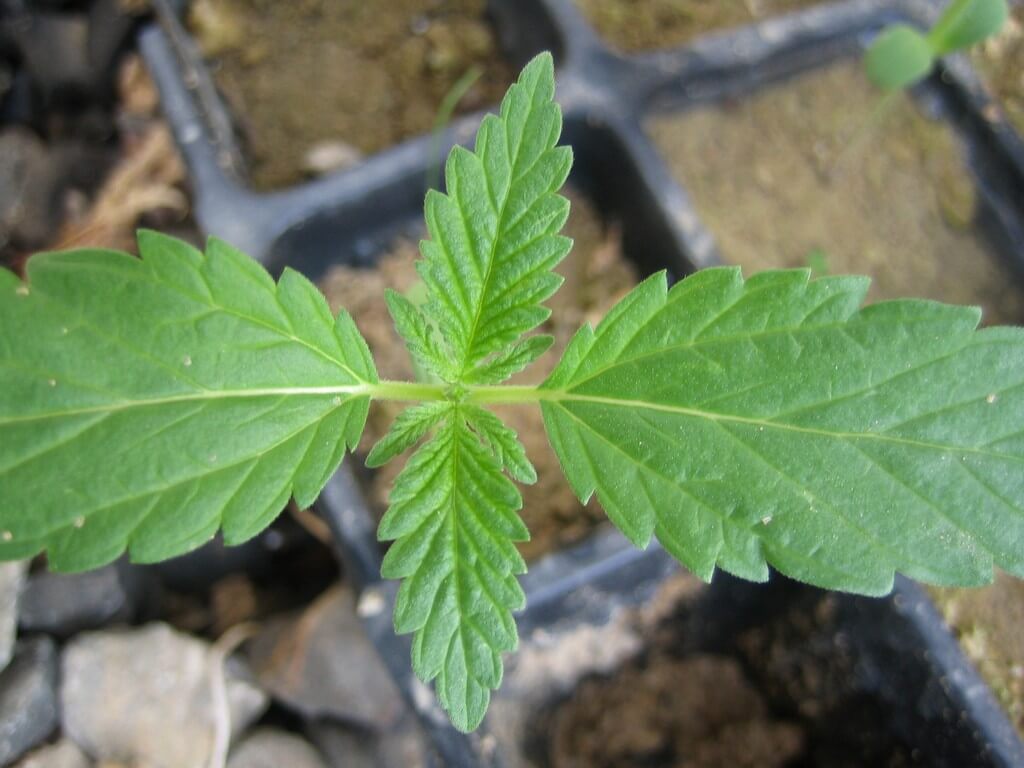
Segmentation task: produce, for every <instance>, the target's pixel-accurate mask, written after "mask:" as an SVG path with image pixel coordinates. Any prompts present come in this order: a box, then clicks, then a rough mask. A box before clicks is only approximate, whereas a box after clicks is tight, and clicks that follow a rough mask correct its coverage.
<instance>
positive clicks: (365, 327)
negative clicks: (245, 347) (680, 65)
mask: <svg viewBox="0 0 1024 768" xmlns="http://www.w3.org/2000/svg"><path fill="white" fill-rule="evenodd" d="M567 197H569V199H570V200H571V203H572V208H571V213H570V215H569V221H568V222H567V224H566V226H565V234H567V235H568V236H569V237H571V238H573V240H574V241H575V244H574V246H573V249H572V251H570V253H569V255H568V256H567V257H566V259H565V261H563V262H562V264H561V265H559V269H558V271H559V272H560V273H561V274H562V275H563V276H564V277H565V283H564V284H563V286H562V288H561V290H560V291H559V292H558V293H557V294H555V296H554V297H552V299H551V300H550V301H549V302H548V305H549V306H551V307H552V309H553V313H552V316H551V318H550V319H549V320H548V322H547V323H546V324H545V325H544V327H542V328H541V329H540V331H542V332H544V333H550V334H551V335H553V336H554V337H555V344H554V345H553V347H552V348H551V350H549V352H548V353H547V354H546V355H544V357H542V358H541V359H540V360H538V361H537V362H536V363H535V364H534V365H533V366H531V368H530V369H529V370H527V371H524V372H523V373H521V374H519V375H518V376H516V377H514V378H513V381H514V382H516V383H520V384H526V383H539V382H540V381H541V380H543V378H544V377H545V376H546V375H547V374H548V373H549V372H550V371H551V369H552V368H553V367H554V365H555V363H556V362H557V360H558V359H559V357H560V356H561V353H562V351H563V350H564V349H565V345H566V344H567V343H568V341H569V339H570V338H571V336H572V334H573V333H575V332H576V330H577V329H578V328H579V327H580V325H582V324H583V323H584V322H585V321H588V320H589V321H591V322H593V323H596V322H597V321H598V320H600V318H601V317H603V316H604V314H605V313H606V312H607V310H608V309H610V308H611V306H612V305H613V304H614V303H615V302H616V301H618V300H619V299H620V298H622V296H623V295H625V293H626V292H627V291H629V289H630V288H632V287H633V285H635V284H636V281H637V275H636V273H635V271H634V269H633V267H632V265H631V264H630V263H629V262H628V261H627V260H626V259H625V257H624V256H623V255H622V252H621V248H620V238H619V233H618V231H617V229H616V228H615V227H614V226H611V227H608V228H606V227H605V225H604V224H602V222H601V220H600V219H599V218H598V215H597V213H596V211H595V210H594V209H593V208H592V207H591V206H590V204H589V203H587V202H586V200H585V199H584V198H582V197H581V196H580V195H579V194H577V193H574V192H572V191H570V192H568V193H567ZM418 256H419V252H418V249H417V247H416V245H415V244H413V243H412V242H410V241H408V240H400V241H398V242H396V243H395V245H394V247H393V248H392V249H391V251H390V252H389V253H387V254H384V255H383V256H381V258H380V260H379V261H378V267H377V268H376V269H373V270H368V269H360V268H354V267H344V266H338V267H335V268H334V269H332V270H331V271H330V272H329V273H328V274H327V275H326V276H325V277H324V279H323V280H322V281H321V285H320V287H321V289H322V290H323V291H324V293H325V294H326V296H327V299H328V301H329V302H330V304H331V308H332V309H333V310H335V311H337V309H338V308H339V307H345V308H346V309H347V310H348V311H349V312H350V313H352V316H353V317H354V318H355V321H356V324H357V325H358V326H359V329H360V330H361V331H362V332H363V334H364V336H365V337H366V340H367V343H368V344H369V346H370V349H372V350H373V352H374V356H375V359H376V361H377V367H378V372H379V374H380V375H381V377H382V378H391V379H405V380H411V379H412V378H414V373H413V370H412V364H411V362H410V360H409V357H408V355H407V353H406V351H405V348H404V346H403V344H402V342H401V340H400V339H399V337H398V335H397V334H396V333H395V331H394V327H393V325H392V322H391V319H390V317H389V315H388V313H387V308H386V307H385V306H384V302H383V301H382V300H381V297H382V296H383V295H384V289H385V288H392V289H394V290H397V291H401V292H408V291H409V289H410V288H412V287H413V285H415V284H416V283H417V281H418V278H417V275H416V272H415V268H414V266H413V265H414V261H415V259H416V258H418ZM402 407H403V406H402V405H401V404H396V403H375V404H374V407H373V408H372V409H371V411H370V417H369V421H368V423H367V428H366V431H365V432H364V433H363V439H362V442H361V443H360V446H359V451H360V453H362V454H363V455H365V453H366V452H368V451H369V449H370V448H371V447H372V446H373V444H374V443H375V442H376V441H377V440H378V439H379V438H380V437H382V436H383V435H384V433H385V432H386V431H387V428H388V427H389V426H390V424H391V421H392V420H393V418H394V417H395V415H397V413H398V412H399V411H400V410H401V409H402ZM496 411H497V412H498V413H499V415H500V416H502V418H504V419H505V420H506V421H507V422H508V424H509V425H510V426H511V427H512V428H513V429H515V430H516V432H518V433H519V437H520V439H521V440H522V441H523V444H524V446H525V447H526V452H527V455H528V456H529V457H530V460H531V461H532V462H533V463H534V466H535V467H536V469H537V482H536V483H535V484H534V485H531V486H521V487H520V491H521V493H522V495H523V509H522V511H521V515H522V518H523V521H524V522H525V523H526V526H527V528H528V529H529V531H530V534H531V539H530V541H528V542H524V543H523V544H522V545H521V546H520V550H521V551H522V553H523V556H524V557H525V558H527V559H528V560H529V559H534V558H536V557H538V556H539V555H541V554H544V553H546V552H550V551H553V550H556V549H560V548H562V547H564V546H566V545H569V544H572V543H574V542H576V541H579V540H580V539H582V538H584V537H585V536H586V535H587V534H588V533H590V532H591V531H592V530H593V529H594V528H595V527H597V526H598V525H600V524H601V523H603V522H604V521H605V516H604V513H603V512H602V511H601V510H600V508H599V507H598V506H597V504H596V502H594V501H591V503H590V504H588V505H587V506H586V507H584V506H582V505H581V504H580V503H579V501H578V500H577V499H576V497H575V495H574V494H573V493H572V490H571V489H570V488H569V486H568V484H567V483H566V482H565V479H564V477H563V476H562V471H561V468H560V467H559V465H558V459H557V457H556V456H555V454H554V452H553V451H552V450H551V447H550V445H549V444H548V441H547V437H546V434H545V432H544V425H543V420H542V419H541V415H540V410H539V409H537V408H512V407H504V408H498V409H496ZM403 465H404V461H400V460H396V461H393V462H391V463H390V464H388V465H387V466H385V467H383V468H382V469H380V470H378V471H377V472H375V473H374V474H373V475H372V477H371V478H370V481H369V482H370V486H369V497H370V501H371V503H372V504H373V505H374V507H375V508H376V509H377V511H378V513H379V514H383V510H384V509H385V508H386V506H387V495H388V493H389V492H390V489H391V485H392V483H393V481H394V478H395V476H396V475H397V473H398V472H399V471H400V470H401V467H402V466H403Z"/></svg>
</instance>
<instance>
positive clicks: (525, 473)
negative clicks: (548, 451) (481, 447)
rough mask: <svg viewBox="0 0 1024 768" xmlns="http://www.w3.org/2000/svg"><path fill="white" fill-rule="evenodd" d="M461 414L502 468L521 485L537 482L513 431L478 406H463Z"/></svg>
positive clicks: (535, 474)
mask: <svg viewBox="0 0 1024 768" xmlns="http://www.w3.org/2000/svg"><path fill="white" fill-rule="evenodd" d="M462 413H463V415H464V416H465V418H466V421H467V422H469V426H470V427H472V428H473V431H474V432H476V433H477V435H479V437H480V439H481V440H483V441H484V443H485V444H486V445H487V446H488V447H489V448H490V449H491V451H492V452H493V453H494V456H495V458H497V459H498V463H500V464H501V466H502V468H504V469H505V470H506V471H507V472H508V473H509V474H510V475H511V476H512V477H513V478H514V479H516V480H518V481H519V482H521V483H526V484H527V485H532V484H533V483H535V482H537V470H535V469H534V468H533V464H531V463H530V460H529V459H528V458H526V448H524V447H523V444H522V443H521V442H519V436H518V435H516V432H515V430H514V429H512V428H511V427H509V426H506V424H505V423H504V422H503V421H502V420H501V419H499V418H498V417H497V416H495V415H494V414H493V413H491V412H490V411H488V410H485V409H483V408H480V407H479V406H475V405H463V406H462Z"/></svg>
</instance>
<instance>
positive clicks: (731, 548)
mask: <svg viewBox="0 0 1024 768" xmlns="http://www.w3.org/2000/svg"><path fill="white" fill-rule="evenodd" d="M866 288H867V280H866V279H863V278H849V277H827V278H822V279H818V280H814V281H810V282H809V281H808V275H807V272H806V271H804V270H792V271H779V272H766V273H762V274H759V275H757V276H755V277H752V278H750V279H749V280H747V281H746V282H745V283H744V281H743V280H742V278H741V276H740V272H739V270H737V269H726V268H722V269H710V270H705V271H702V272H699V273H697V274H696V275H693V276H692V277H689V278H687V279H686V280H684V281H682V282H680V283H679V284H677V285H676V286H675V287H673V288H672V290H671V291H667V290H666V282H665V276H664V274H660V275H656V276H654V277H652V278H650V279H648V280H647V281H645V282H644V283H642V284H641V285H640V286H638V287H637V288H636V289H635V290H633V291H632V292H631V293H630V294H628V295H627V296H626V297H625V298H624V299H623V300H622V301H621V302H620V303H619V304H618V305H617V306H616V307H615V308H614V309H613V310H612V311H611V312H610V313H609V314H608V316H607V317H606V318H605V319H604V321H603V322H602V323H601V324H600V325H599V326H598V327H597V329H596V330H592V329H591V328H590V327H589V326H584V327H583V328H582V329H581V330H580V331H579V332H578V333H577V335H576V336H575V337H574V338H573V340H572V342H571V344H570V345H569V348H568V349H567V351H566V354H565V357H564V358H563V360H562V362H561V363H560V364H559V366H558V368H556V370H555V371H554V372H553V373H552V374H551V376H550V378H549V379H548V381H547V382H545V384H544V385H543V388H544V390H545V400H544V401H542V409H543V413H544V422H545V425H546V428H547V431H548V435H549V437H550V439H551V442H552V444H553V445H554V448H555V451H556V452H557V454H558V457H559V459H560V461H561V463H562V466H563V468H564V470H565V473H566V475H567V477H568V479H569V481H570V483H571V484H572V486H573V488H574V490H575V492H576V494H577V495H578V496H579V498H580V499H581V500H586V499H588V498H589V497H590V496H591V494H592V493H594V492H595V491H596V493H597V495H598V498H599V499H600V501H601V504H602V506H603V507H604V509H605V510H606V511H607V513H608V515H609V517H610V518H611V519H612V520H613V521H614V522H615V523H616V524H617V525H618V526H619V528H621V529H622V530H623V531H624V532H625V533H626V534H627V535H628V536H629V537H630V538H631V539H632V540H633V541H634V542H635V543H636V544H638V545H640V546H644V545H646V544H647V542H648V541H649V539H650V538H651V536H652V535H656V536H657V537H658V539H659V540H660V541H661V543H662V544H663V545H664V546H665V547H666V549H668V550H669V551H670V552H671V553H672V554H673V555H675V556H676V557H677V558H679V559H680V560H681V561H682V562H683V563H685V564H686V565H687V566H688V567H690V568H691V569H692V570H693V571H694V572H695V573H697V574H698V575H700V576H701V577H702V578H705V579H708V578H710V577H711V574H712V572H713V570H714V568H715V566H716V565H717V566H719V567H722V568H724V569H725V570H727V571H730V572H732V573H734V574H737V575H739V576H743V577H746V578H750V579H755V580H757V579H761V580H763V579H765V578H767V575H768V570H767V566H768V564H771V565H773V566H775V567H776V568H778V569H779V570H780V571H782V572H783V573H786V574H788V575H790V576H792V577H794V578H797V579H800V580H803V581H806V582H810V583H812V584H817V585H820V586H823V587H831V588H835V589H843V590H848V591H854V592H862V593H867V594H882V593H885V592H887V591H888V590H889V589H890V587H891V585H892V580H893V574H894V572H895V571H897V570H898V571H901V572H904V573H906V574H909V575H910V576H913V577H915V578H918V579H922V580H924V581H929V582H933V583H937V584H964V585H970V584H980V583H984V582H987V581H989V580H990V579H991V577H992V567H993V564H996V565H998V566H1000V567H1001V568H1004V569H1006V570H1007V571H1010V572H1012V573H1014V574H1016V575H1018V576H1024V429H1022V425H1024V329H1020V328H988V329H984V330H981V331H977V330H976V329H975V327H976V325H977V322H978V319H979V316H980V312H979V311H978V310H976V309H972V308H965V307H951V306H945V305H941V304H937V303H933V302H927V301H894V302H886V303H881V304H875V305H872V306H869V307H866V308H864V309H860V310H858V307H859V306H860V303H861V301H862V299H863V297H864V294H865V291H866Z"/></svg>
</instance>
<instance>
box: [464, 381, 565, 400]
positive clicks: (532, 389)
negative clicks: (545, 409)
mask: <svg viewBox="0 0 1024 768" xmlns="http://www.w3.org/2000/svg"><path fill="white" fill-rule="evenodd" d="M552 394H553V393H552V392H548V391H547V390H543V389H540V388H539V387H536V386H533V385H528V386H522V385H511V384H499V385H497V386H477V387H473V386H470V387H466V402H467V403H492V404H499V403H537V402H540V401H541V400H550V399H551V395H552Z"/></svg>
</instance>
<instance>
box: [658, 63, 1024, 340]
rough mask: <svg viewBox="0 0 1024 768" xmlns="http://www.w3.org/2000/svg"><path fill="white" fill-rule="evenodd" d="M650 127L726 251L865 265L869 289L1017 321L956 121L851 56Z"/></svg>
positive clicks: (1016, 303) (730, 256)
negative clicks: (885, 89)
mask: <svg viewBox="0 0 1024 768" xmlns="http://www.w3.org/2000/svg"><path fill="white" fill-rule="evenodd" d="M648 130H649V132H650V134H651V136H652V137H653V139H654V141H655V143H656V144H657V145H658V147H659V148H660V149H661V151H662V153H663V155H664V156H665V158H666V160H667V161H668V164H669V167H670V168H671V170H672V172H673V174H674V175H675V177H676V178H677V179H678V180H679V181H680V182H681V183H682V184H683V186H684V187H685V188H686V189H687V190H688V191H689V193H690V195H691V196H692V198H693V201H694V203H695V205H696V208H697V211H698V213H699V214H700V216H701V217H702V219H703V221H704V223H705V224H706V225H707V226H708V228H709V229H710V230H711V232H712V233H713V234H714V236H715V237H716V239H717V241H718V244H719V246H720V249H721V252H722V255H723V258H724V259H725V260H726V261H728V262H731V263H734V264H739V265H741V266H742V267H743V268H744V270H745V271H748V272H753V271H756V270H762V269H768V268H773V267H801V266H809V265H813V264H817V265H819V266H824V268H825V269H826V270H827V271H828V272H830V273H832V274H846V273H852V274H867V275H869V276H870V277H871V278H872V287H871V291H870V293H869V294H868V299H869V300H871V301H877V300H879V299H885V298H895V297H901V296H911V297H922V298H931V299H937V300H940V301H945V302H949V303H954V304H973V305H980V306H982V308H983V309H984V312H985V314H984V318H985V319H984V322H986V323H992V324H997V323H1020V322H1021V320H1022V319H1024V292H1022V291H1021V289H1020V284H1019V282H1017V281H1016V280H1015V279H1014V277H1013V276H1012V275H1011V274H1010V273H1009V271H1008V269H1007V267H1006V266H1005V265H1004V264H1003V263H1002V262H1001V261H1000V260H999V258H998V257H997V256H996V255H994V254H993V253H992V252H991V250H990V249H989V248H988V247H987V243H986V242H985V241H984V240H983V238H982V236H981V234H980V233H979V231H978V228H977V227H976V226H975V219H976V208H977V200H976V197H977V195H976V190H975V187H974V184H973V182H972V181H971V176H970V172H969V170H968V167H967V165H966V160H965V157H964V152H963V149H962V147H961V146H960V145H959V143H958V141H957V139H956V136H955V135H954V134H953V132H952V130H951V129H950V128H948V127H947V126H946V125H945V124H943V123H941V122H938V121H935V120H931V119H929V118H927V117H925V116H924V115H923V114H922V113H921V112H920V111H919V110H918V109H917V108H916V106H915V105H914V104H913V102H912V101H910V99H909V98H908V97H906V96H904V95H903V94H895V95H893V96H891V97H889V98H888V99H887V100H886V101H884V102H883V101H880V97H879V95H878V93H877V92H876V91H875V90H874V89H873V88H872V87H871V86H870V85H869V84H868V83H867V81H866V79H865V78H864V77H863V75H862V74H861V69H860V65H859V63H858V62H843V63H839V64H836V65H832V66H830V67H828V68H826V69H824V70H822V71H818V72H814V73H812V74H809V75H804V76H802V77H799V78H797V79H794V80H792V81H789V82H788V83H786V84H783V85H780V86H776V87H773V88H769V89H767V90H765V91H762V92H760V93H758V94H755V95H754V96H752V97H750V98H748V99H745V100H743V101H741V102H737V103H729V104H725V105H722V106H715V107H711V108H702V109H698V110H695V111H692V112H687V113H682V114H675V115H667V116H659V117H656V118H655V119H653V120H652V121H651V122H650V124H649V126H648Z"/></svg>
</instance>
